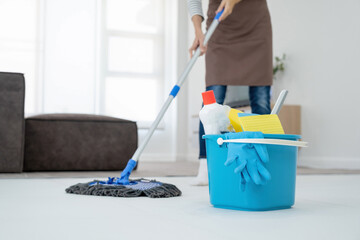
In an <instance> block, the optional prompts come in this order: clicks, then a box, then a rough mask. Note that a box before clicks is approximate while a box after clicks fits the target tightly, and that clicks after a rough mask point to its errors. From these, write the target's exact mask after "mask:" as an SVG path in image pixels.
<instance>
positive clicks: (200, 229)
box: [0, 174, 360, 240]
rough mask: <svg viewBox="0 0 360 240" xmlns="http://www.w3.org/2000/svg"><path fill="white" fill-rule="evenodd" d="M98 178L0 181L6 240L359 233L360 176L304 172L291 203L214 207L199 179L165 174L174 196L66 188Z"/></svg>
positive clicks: (0, 233)
mask: <svg viewBox="0 0 360 240" xmlns="http://www.w3.org/2000/svg"><path fill="white" fill-rule="evenodd" d="M90 180H92V178H17V179H10V178H2V179H0V239H1V240H17V239H19V240H20V239H30V240H32V239H34V240H43V239H44V240H45V239H46V240H48V239H52V240H58V239H59V240H60V239H61V240H66V239H76V240H81V239H86V240H92V239H94V240H95V239H96V240H99V239H130V240H131V239H205V240H212V239H216V240H218V239H236V240H239V239H240V240H241V239H243V240H250V239H251V240H252V239H259V240H264V239H266V240H269V239H276V240H278V239H287V240H288V239H326V240H332V239H336V240H338V239H347V240H358V239H360V175H356V174H347V175H335V174H332V175H298V177H297V186H296V201H295V205H294V206H293V208H291V209H286V210H278V211H267V212H246V211H236V210H226V209H219V208H214V207H213V206H211V204H210V202H209V194H208V188H207V187H194V186H191V185H190V182H191V181H192V180H193V177H165V178H157V180H159V181H163V182H168V183H172V184H175V185H176V186H177V187H178V188H179V189H181V191H182V192H183V195H182V196H181V197H176V198H169V199H150V198H146V197H142V198H115V197H97V196H81V195H72V194H66V193H65V192H64V189H65V188H66V187H68V186H70V185H72V184H75V183H78V182H87V181H90Z"/></svg>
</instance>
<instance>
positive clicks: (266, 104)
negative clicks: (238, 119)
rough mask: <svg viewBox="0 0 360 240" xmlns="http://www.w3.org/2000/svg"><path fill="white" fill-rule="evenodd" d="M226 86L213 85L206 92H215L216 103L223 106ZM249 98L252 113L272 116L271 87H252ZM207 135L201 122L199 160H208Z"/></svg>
mask: <svg viewBox="0 0 360 240" xmlns="http://www.w3.org/2000/svg"><path fill="white" fill-rule="evenodd" d="M226 89H227V86H226V85H213V86H209V87H207V88H206V91H210V90H213V91H214V95H215V99H216V102H217V103H219V104H223V103H224V100H225V94H226ZM249 98H250V106H251V111H252V112H253V113H256V114H270V112H271V108H270V86H250V87H249ZM204 134H205V132H204V126H203V125H202V123H201V121H200V126H199V144H200V153H199V158H206V149H205V140H204V139H202V136H203V135H204Z"/></svg>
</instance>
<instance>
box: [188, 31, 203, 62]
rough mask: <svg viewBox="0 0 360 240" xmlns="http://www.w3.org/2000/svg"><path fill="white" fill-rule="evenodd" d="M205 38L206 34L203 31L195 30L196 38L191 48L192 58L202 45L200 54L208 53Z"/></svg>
mask: <svg viewBox="0 0 360 240" xmlns="http://www.w3.org/2000/svg"><path fill="white" fill-rule="evenodd" d="M204 38H205V35H204V33H203V32H202V31H198V32H195V39H194V42H193V44H192V46H191V47H190V48H189V53H190V58H192V57H193V55H194V52H195V51H196V49H197V48H198V47H199V46H200V51H201V53H200V56H202V55H204V53H206V46H204Z"/></svg>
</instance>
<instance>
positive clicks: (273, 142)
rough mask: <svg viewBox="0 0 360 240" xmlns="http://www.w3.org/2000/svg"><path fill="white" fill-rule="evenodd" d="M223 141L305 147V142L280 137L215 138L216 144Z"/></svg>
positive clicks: (220, 143) (306, 144)
mask: <svg viewBox="0 0 360 240" xmlns="http://www.w3.org/2000/svg"><path fill="white" fill-rule="evenodd" d="M223 143H254V144H269V145H282V146H293V147H307V146H308V143H307V142H302V141H292V140H282V139H264V138H244V139H229V140H224V139H222V138H218V139H217V144H219V145H220V146H221V145H222V144H223Z"/></svg>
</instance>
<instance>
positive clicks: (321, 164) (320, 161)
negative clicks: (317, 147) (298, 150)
mask: <svg viewBox="0 0 360 240" xmlns="http://www.w3.org/2000/svg"><path fill="white" fill-rule="evenodd" d="M298 166H300V167H309V168H320V169H351V170H357V169H360V158H331V157H300V158H299V160H298Z"/></svg>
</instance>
